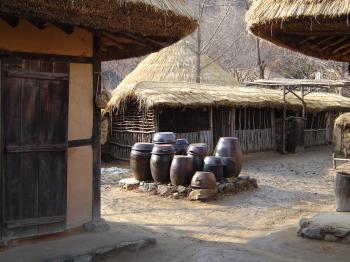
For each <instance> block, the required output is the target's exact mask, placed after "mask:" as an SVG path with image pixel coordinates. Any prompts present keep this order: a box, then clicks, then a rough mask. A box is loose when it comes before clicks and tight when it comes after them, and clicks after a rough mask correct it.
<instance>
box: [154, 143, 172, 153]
mask: <svg viewBox="0 0 350 262" xmlns="http://www.w3.org/2000/svg"><path fill="white" fill-rule="evenodd" d="M152 154H154V155H170V154H175V147H174V146H173V145H170V144H155V145H154V146H153V149H152Z"/></svg>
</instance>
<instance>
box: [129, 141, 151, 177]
mask: <svg viewBox="0 0 350 262" xmlns="http://www.w3.org/2000/svg"><path fill="white" fill-rule="evenodd" d="M152 149H153V144H151V143H136V144H135V145H134V146H133V147H132V148H131V153H130V168H131V171H132V174H133V176H134V178H135V179H137V180H139V181H148V180H152V174H151V168H150V159H151V152H152Z"/></svg>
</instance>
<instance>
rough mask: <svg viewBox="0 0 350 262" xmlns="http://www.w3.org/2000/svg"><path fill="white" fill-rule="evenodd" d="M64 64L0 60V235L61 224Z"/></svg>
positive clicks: (65, 101)
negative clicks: (0, 164)
mask: <svg viewBox="0 0 350 262" xmlns="http://www.w3.org/2000/svg"><path fill="white" fill-rule="evenodd" d="M68 67H69V65H68V64H67V63H57V62H46V61H40V60H26V59H20V58H3V59H2V88H1V89H2V90H1V91H2V101H1V102H2V130H3V134H2V136H3V141H2V144H3V148H2V150H3V172H2V210H3V212H2V231H3V232H2V234H3V238H4V239H13V238H18V237H25V236H33V235H40V234H46V233H53V232H58V231H62V230H64V228H65V225H66V222H65V221H66V195H67V194H66V190H67V185H66V184H67V144H68V143H67V130H68V128H67V126H68V85H69V83H68V70H69V68H68Z"/></svg>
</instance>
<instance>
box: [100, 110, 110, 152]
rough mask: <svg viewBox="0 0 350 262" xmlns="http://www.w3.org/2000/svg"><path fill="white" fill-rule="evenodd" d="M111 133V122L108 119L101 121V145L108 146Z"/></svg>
mask: <svg viewBox="0 0 350 262" xmlns="http://www.w3.org/2000/svg"><path fill="white" fill-rule="evenodd" d="M108 133H109V121H108V118H107V117H104V118H103V119H102V121H101V145H104V144H106V142H107V140H108Z"/></svg>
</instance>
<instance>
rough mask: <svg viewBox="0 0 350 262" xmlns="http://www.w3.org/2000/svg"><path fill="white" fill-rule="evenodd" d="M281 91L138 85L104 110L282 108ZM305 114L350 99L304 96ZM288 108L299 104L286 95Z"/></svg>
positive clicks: (348, 103) (345, 105)
mask: <svg viewBox="0 0 350 262" xmlns="http://www.w3.org/2000/svg"><path fill="white" fill-rule="evenodd" d="M282 98H283V96H282V92H281V91H278V90H272V89H264V88H258V87H240V86H219V85H210V84H196V83H185V82H151V81H145V82H139V83H137V84H133V85H131V86H128V87H123V88H118V89H117V90H115V91H114V93H113V97H112V99H111V100H110V102H109V104H108V107H107V109H106V110H107V111H108V112H111V111H113V110H116V111H123V110H125V108H126V106H127V104H128V103H129V102H130V101H136V102H137V103H138V105H139V107H140V110H148V109H151V108H155V107H158V108H159V107H180V108H181V107H190V108H200V107H204V106H212V107H217V106H229V107H235V106H244V107H256V108H260V107H271V108H282V107H283V99H282ZM305 102H306V108H307V110H308V111H314V112H318V111H323V110H332V109H336V110H349V109H350V99H349V98H346V97H342V96H340V95H336V94H329V93H311V94H309V95H307V96H306V97H305ZM286 104H287V107H288V108H290V109H301V107H302V105H301V102H300V101H299V100H298V99H297V98H296V97H295V96H294V95H292V94H289V95H287V103H286Z"/></svg>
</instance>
